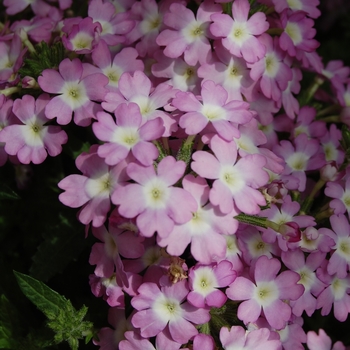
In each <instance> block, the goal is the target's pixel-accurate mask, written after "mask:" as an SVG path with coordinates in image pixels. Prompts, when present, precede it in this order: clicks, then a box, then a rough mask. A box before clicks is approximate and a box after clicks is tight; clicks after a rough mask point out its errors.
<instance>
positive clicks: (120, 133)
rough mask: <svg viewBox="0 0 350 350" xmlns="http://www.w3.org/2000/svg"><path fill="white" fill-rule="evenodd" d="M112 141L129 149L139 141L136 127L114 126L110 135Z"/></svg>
mask: <svg viewBox="0 0 350 350" xmlns="http://www.w3.org/2000/svg"><path fill="white" fill-rule="evenodd" d="M111 141H112V142H115V143H119V144H121V145H123V146H124V147H125V148H127V149H129V150H130V149H131V148H132V147H133V146H135V145H136V144H137V143H138V142H139V141H140V136H139V133H138V130H137V128H133V127H125V128H123V127H119V128H116V129H115V131H114V134H113V137H112V140H111Z"/></svg>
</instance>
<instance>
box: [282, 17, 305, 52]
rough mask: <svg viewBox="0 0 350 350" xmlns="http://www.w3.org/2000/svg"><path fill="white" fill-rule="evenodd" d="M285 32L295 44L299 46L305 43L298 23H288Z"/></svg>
mask: <svg viewBox="0 0 350 350" xmlns="http://www.w3.org/2000/svg"><path fill="white" fill-rule="evenodd" d="M285 32H286V33H287V34H288V35H289V37H290V38H291V39H292V41H293V44H294V45H295V46H297V45H298V44H300V43H301V42H302V41H303V36H302V34H301V30H300V27H299V26H298V25H297V24H296V23H292V22H288V23H287V26H286V28H285Z"/></svg>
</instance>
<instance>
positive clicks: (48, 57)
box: [19, 41, 65, 79]
mask: <svg viewBox="0 0 350 350" xmlns="http://www.w3.org/2000/svg"><path fill="white" fill-rule="evenodd" d="M35 50H36V52H34V53H32V54H31V55H30V56H29V57H28V58H26V59H25V60H24V65H23V66H22V68H21V69H20V70H19V73H20V74H21V75H22V76H26V75H28V76H31V77H33V78H35V79H37V78H38V76H39V75H41V73H42V71H43V70H45V69H48V68H53V69H55V68H57V67H58V66H59V64H60V62H61V61H62V60H63V59H64V57H65V50H64V46H63V44H62V43H61V42H57V43H55V44H52V45H50V46H48V44H47V43H45V42H44V41H42V42H41V43H40V44H38V45H36V46H35Z"/></svg>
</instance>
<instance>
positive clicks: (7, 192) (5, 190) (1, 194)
mask: <svg viewBox="0 0 350 350" xmlns="http://www.w3.org/2000/svg"><path fill="white" fill-rule="evenodd" d="M20 198H21V197H20V196H19V195H18V194H17V193H16V192H14V191H13V190H12V189H11V188H10V187H8V186H7V185H5V184H0V199H20Z"/></svg>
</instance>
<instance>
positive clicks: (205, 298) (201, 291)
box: [187, 260, 237, 308]
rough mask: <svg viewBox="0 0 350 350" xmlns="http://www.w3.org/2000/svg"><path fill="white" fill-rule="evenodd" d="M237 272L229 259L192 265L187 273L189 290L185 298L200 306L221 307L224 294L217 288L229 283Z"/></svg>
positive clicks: (224, 298) (223, 301) (225, 298)
mask: <svg viewBox="0 0 350 350" xmlns="http://www.w3.org/2000/svg"><path fill="white" fill-rule="evenodd" d="M236 276H237V272H236V271H235V270H233V266H232V264H231V263H230V262H229V261H225V260H223V261H221V262H219V263H218V264H211V265H201V264H197V265H195V266H194V267H192V268H191V269H190V271H189V274H188V279H189V287H190V289H191V291H190V292H189V294H188V295H187V300H188V301H189V302H190V303H191V304H192V305H194V306H196V307H198V308H200V307H205V306H210V307H218V308H220V307H222V306H223V305H224V304H225V303H226V300H227V297H226V295H225V294H224V293H223V292H222V291H221V290H220V289H219V288H225V287H227V286H228V285H230V284H231V283H232V282H233V281H234V280H235V278H236Z"/></svg>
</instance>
